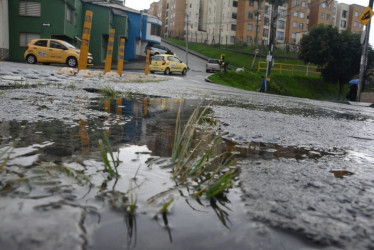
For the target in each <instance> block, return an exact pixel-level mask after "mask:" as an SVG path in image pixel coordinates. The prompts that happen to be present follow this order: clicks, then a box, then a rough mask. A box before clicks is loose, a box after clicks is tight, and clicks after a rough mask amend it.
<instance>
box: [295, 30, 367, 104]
mask: <svg viewBox="0 0 374 250" xmlns="http://www.w3.org/2000/svg"><path fill="white" fill-rule="evenodd" d="M361 50H362V49H361V43H360V35H359V34H353V33H351V32H350V31H348V30H347V31H343V32H342V33H339V31H338V29H337V28H335V27H333V26H331V25H318V26H316V27H314V28H312V29H311V30H310V32H309V34H307V35H304V36H303V38H302V39H301V41H300V51H299V57H300V58H301V59H302V60H304V62H306V63H313V64H316V65H317V66H318V69H319V71H320V72H321V75H322V77H323V79H324V80H325V81H327V82H332V83H339V97H338V99H339V100H340V101H342V100H343V94H344V84H346V83H348V82H349V80H351V79H352V78H353V76H354V75H357V74H358V73H359V70H360V58H361Z"/></svg>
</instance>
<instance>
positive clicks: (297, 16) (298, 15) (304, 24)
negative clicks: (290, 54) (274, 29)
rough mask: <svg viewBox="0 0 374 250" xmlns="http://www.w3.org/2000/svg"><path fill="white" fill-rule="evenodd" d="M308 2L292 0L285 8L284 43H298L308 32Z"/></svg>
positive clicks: (305, 0)
mask: <svg viewBox="0 0 374 250" xmlns="http://www.w3.org/2000/svg"><path fill="white" fill-rule="evenodd" d="M309 6H310V0H309V1H308V0H292V1H290V2H289V3H288V6H287V19H286V20H287V21H286V35H285V43H287V44H297V43H299V41H300V39H301V37H302V35H303V34H305V33H306V32H308V27H309V18H308V17H309V15H310V10H309Z"/></svg>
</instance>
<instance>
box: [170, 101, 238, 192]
mask: <svg viewBox="0 0 374 250" xmlns="http://www.w3.org/2000/svg"><path fill="white" fill-rule="evenodd" d="M181 102H182V101H181ZM202 103H203V102H202ZM202 103H200V105H198V107H197V108H196V109H195V110H194V112H193V113H192V115H191V116H190V118H189V120H188V122H187V124H186V125H185V127H184V130H183V132H182V129H181V119H180V114H181V107H182V105H181V104H182V103H180V108H179V111H178V115H177V121H176V129H175V139H174V147H173V153H172V159H171V161H172V164H171V166H172V168H173V177H174V179H175V180H176V181H177V182H178V184H179V185H182V184H186V185H191V183H194V185H193V190H194V194H193V195H194V196H200V195H202V194H204V193H205V194H206V195H207V197H209V198H212V197H215V196H217V195H219V194H222V193H223V192H224V191H225V190H227V189H228V188H229V187H231V186H232V182H233V180H234V178H235V177H236V176H237V169H236V168H231V167H232V165H233V157H232V155H231V154H230V153H229V152H227V151H225V152H219V150H218V149H217V147H218V145H219V142H220V141H221V134H218V135H215V131H214V129H212V128H211V127H210V126H209V125H210V124H211V123H209V124H208V123H207V122H206V121H207V119H205V116H206V114H207V111H208V108H209V105H208V106H206V107H205V108H203V107H202ZM203 123H205V124H203ZM198 129H199V130H202V131H199V134H203V136H201V138H199V139H196V134H197V130H198ZM209 130H210V131H209ZM196 141H197V143H196ZM218 152H219V153H218Z"/></svg>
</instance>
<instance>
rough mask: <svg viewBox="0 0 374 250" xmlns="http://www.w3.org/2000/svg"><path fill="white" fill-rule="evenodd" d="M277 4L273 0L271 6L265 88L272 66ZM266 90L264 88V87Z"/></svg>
mask: <svg viewBox="0 0 374 250" xmlns="http://www.w3.org/2000/svg"><path fill="white" fill-rule="evenodd" d="M278 6H279V1H275V3H273V5H272V8H271V24H270V25H271V26H270V42H269V48H270V50H269V54H268V56H267V58H266V61H267V62H268V63H267V67H266V88H267V84H268V82H269V83H270V76H271V68H272V66H273V60H274V59H273V54H274V43H275V42H276V38H275V35H276V30H277V18H278ZM265 90H266V89H265Z"/></svg>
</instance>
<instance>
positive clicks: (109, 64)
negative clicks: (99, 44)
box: [104, 29, 116, 74]
mask: <svg viewBox="0 0 374 250" xmlns="http://www.w3.org/2000/svg"><path fill="white" fill-rule="evenodd" d="M115 32H116V30H114V29H110V31H109V39H108V47H107V50H106V58H105V68H104V74H105V73H107V72H110V70H111V68H112V55H113V44H114V33H115Z"/></svg>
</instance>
